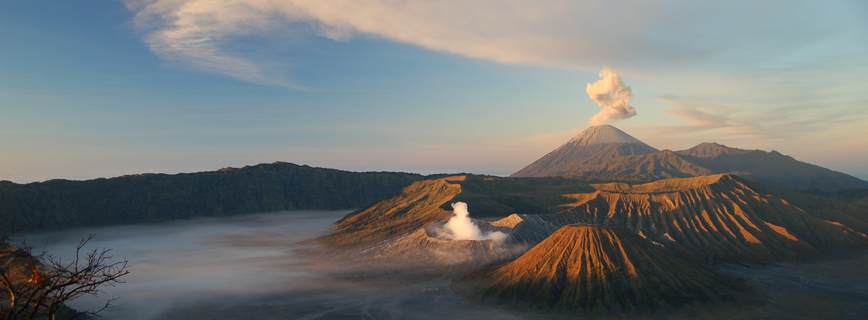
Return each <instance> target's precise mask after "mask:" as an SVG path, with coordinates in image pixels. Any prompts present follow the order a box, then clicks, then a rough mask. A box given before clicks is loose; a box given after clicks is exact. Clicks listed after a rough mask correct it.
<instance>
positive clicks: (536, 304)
mask: <svg viewBox="0 0 868 320" xmlns="http://www.w3.org/2000/svg"><path fill="white" fill-rule="evenodd" d="M457 289H458V290H459V291H460V292H461V291H463V292H464V293H465V295H467V296H468V297H469V298H471V299H474V298H475V299H481V300H483V301H484V302H493V303H496V304H505V305H513V306H516V307H519V308H522V309H525V308H529V309H540V310H549V311H563V312H579V313H586V314H599V313H621V312H631V311H639V312H644V311H652V310H656V309H659V308H665V307H680V306H682V305H685V304H690V303H694V302H711V301H717V300H730V299H733V298H734V297H735V296H737V295H738V294H739V290H737V289H736V288H735V287H733V286H732V284H729V283H728V282H727V281H726V279H725V278H723V277H721V276H718V275H715V274H713V273H711V272H709V271H707V270H705V269H702V268H699V267H696V266H693V265H691V264H689V263H687V262H684V261H682V260H680V259H678V258H676V257H675V256H673V255H672V254H670V253H669V252H667V251H666V250H665V249H662V248H660V247H658V246H657V245H655V244H653V243H652V242H651V241H649V240H647V239H645V238H643V237H642V236H640V235H638V234H636V233H635V232H632V231H630V230H628V229H626V228H622V227H613V226H604V225H592V224H572V225H567V226H564V227H562V228H561V229H559V230H558V231H557V232H555V233H554V234H552V235H551V236H550V237H548V238H547V239H546V240H545V241H543V242H541V243H540V244H538V245H536V246H535V247H533V248H532V249H530V251H528V252H527V253H525V254H524V255H522V256H521V257H520V258H518V259H516V260H515V261H513V262H511V263H508V264H506V265H503V266H501V267H498V268H496V269H493V270H490V271H483V272H479V273H475V274H471V275H470V276H468V277H465V278H464V279H462V282H460V283H459V285H458V286H457Z"/></svg>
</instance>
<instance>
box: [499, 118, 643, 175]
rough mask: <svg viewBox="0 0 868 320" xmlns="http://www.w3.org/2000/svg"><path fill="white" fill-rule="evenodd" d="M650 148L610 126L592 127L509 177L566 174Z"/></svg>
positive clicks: (640, 152) (641, 152)
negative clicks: (580, 167)
mask: <svg viewBox="0 0 868 320" xmlns="http://www.w3.org/2000/svg"><path fill="white" fill-rule="evenodd" d="M655 151H657V149H654V148H653V147H651V146H649V145H647V144H645V143H643V142H642V141H639V140H638V139H636V138H634V137H632V136H630V135H629V134H626V133H624V132H623V131H621V130H618V128H615V127H613V126H610V125H601V126H594V127H590V128H588V129H586V130H585V131H582V133H580V134H579V135H577V136H576V137H575V138H573V139H571V140H570V141H568V142H567V143H565V144H564V145H562V146H560V147H558V148H557V149H555V150H554V151H552V152H550V153H549V154H547V155H545V156H543V157H542V158H540V159H539V160H537V161H534V162H533V163H531V164H530V165H528V166H527V167H525V168H523V169H521V170H519V171H518V172H516V173H513V174H512V175H511V177H550V176H566V175H568V174H563V173H564V172H566V171H568V168H569V167H570V166H575V165H577V164H583V165H596V164H599V163H602V162H605V161H607V160H609V159H612V158H618V157H623V156H629V155H637V154H646V153H652V152H655Z"/></svg>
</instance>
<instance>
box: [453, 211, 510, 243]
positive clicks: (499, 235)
mask: <svg viewBox="0 0 868 320" xmlns="http://www.w3.org/2000/svg"><path fill="white" fill-rule="evenodd" d="M452 209H453V211H454V212H455V215H454V216H452V218H449V221H446V225H445V226H444V227H445V228H446V230H448V231H449V232H450V233H451V234H452V240H503V239H506V234H505V233H503V232H500V231H495V232H486V233H484V234H483V233H482V231H481V230H479V227H478V226H477V225H476V224H475V223H473V220H470V212H468V211H467V204H466V203H464V202H456V203H453V204H452Z"/></svg>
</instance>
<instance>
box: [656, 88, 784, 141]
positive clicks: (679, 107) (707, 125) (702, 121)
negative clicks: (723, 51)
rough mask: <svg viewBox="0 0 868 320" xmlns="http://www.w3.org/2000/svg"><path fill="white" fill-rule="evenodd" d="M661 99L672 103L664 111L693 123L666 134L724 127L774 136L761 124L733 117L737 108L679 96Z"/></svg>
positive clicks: (757, 135)
mask: <svg viewBox="0 0 868 320" xmlns="http://www.w3.org/2000/svg"><path fill="white" fill-rule="evenodd" d="M659 100H660V101H663V102H666V103H668V104H670V105H672V108H670V109H668V110H665V111H663V113H665V114H668V115H672V116H676V117H679V118H681V119H684V120H687V121H688V122H690V123H691V125H690V126H672V127H668V128H667V129H665V130H663V133H666V134H677V133H689V132H701V131H709V130H714V129H722V130H724V131H725V132H726V133H728V134H730V135H739V136H743V137H746V138H772V137H773V135H772V134H770V133H769V132H768V131H766V130H765V129H764V128H763V127H762V126H760V125H759V124H756V123H753V122H751V121H747V120H744V119H737V118H734V117H732V114H733V113H734V111H735V110H733V109H731V108H727V107H725V106H721V105H715V104H701V103H697V102H691V101H686V100H683V99H679V98H674V97H668V98H661V99H659Z"/></svg>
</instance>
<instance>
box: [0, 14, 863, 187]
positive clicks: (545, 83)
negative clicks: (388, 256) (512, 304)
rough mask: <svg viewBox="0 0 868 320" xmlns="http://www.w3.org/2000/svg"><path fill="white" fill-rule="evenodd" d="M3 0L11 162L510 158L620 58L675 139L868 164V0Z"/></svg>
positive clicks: (655, 133)
mask: <svg viewBox="0 0 868 320" xmlns="http://www.w3.org/2000/svg"><path fill="white" fill-rule="evenodd" d="M465 2H466V1H441V2H437V3H436V4H429V2H425V1H329V2H318V1H293V0H286V1H278V0H252V1H240V0H221V1H214V0H210V1H205V0H173V1H168V0H128V1H87V2H73V1H16V0H13V1H4V2H0V150H2V152H0V179H6V180H12V181H15V182H31V181H41V180H45V179H51V178H70V179H87V178H94V177H108V176H116V175H121V174H133V173H141V172H164V173H176V172H196V171H206V170H214V169H218V168H221V167H225V166H234V167H239V166H243V165H252V164H257V163H264V162H265V163H267V162H273V161H287V162H293V163H298V164H308V165H312V166H321V167H332V168H339V169H347V170H360V171H366V170H389V171H410V172H421V173H435V172H459V171H466V172H474V173H487V174H497V175H508V174H510V173H512V172H514V171H517V170H519V169H521V168H522V167H523V166H524V165H526V164H528V163H530V162H532V161H533V160H535V159H537V158H539V157H540V156H542V155H544V154H545V153H547V152H548V151H550V150H552V149H554V148H556V147H557V146H559V145H561V144H562V143H563V142H565V141H566V140H568V139H569V138H571V137H572V136H574V135H576V134H578V133H579V132H581V130H583V129H585V128H587V127H588V124H587V122H588V120H589V119H590V118H591V117H592V116H594V115H595V114H596V113H597V112H599V111H600V106H598V105H597V104H596V103H595V102H594V101H592V100H591V99H590V98H589V96H588V93H587V92H586V86H587V85H588V84H589V83H594V82H596V81H598V80H600V75H599V74H600V72H601V70H602V69H603V68H604V67H608V68H612V69H615V70H617V71H618V72H619V74H620V76H621V78H622V80H623V82H624V83H625V84H626V85H629V86H630V87H631V88H632V94H633V100H632V101H631V103H630V104H631V105H632V106H633V107H634V108H635V110H636V113H637V115H636V116H634V117H630V118H627V119H622V120H617V121H613V122H610V123H611V124H613V125H615V126H617V127H619V128H621V129H622V130H624V131H626V132H628V133H630V134H631V135H633V136H635V137H637V138H638V139H640V140H643V141H645V142H646V143H649V144H651V145H652V146H655V147H657V148H659V149H673V150H679V149H686V148H689V147H691V146H693V145H696V144H698V143H700V142H704V141H715V142H719V143H723V144H726V145H729V146H731V147H738V148H744V149H763V150H778V151H780V152H782V153H784V154H788V155H791V156H793V157H795V158H796V159H799V160H802V161H807V162H811V163H815V164H818V165H821V166H825V167H828V168H831V169H834V170H838V171H842V172H845V173H849V174H853V175H856V176H858V177H861V178H863V179H866V178H868V165H866V164H865V163H866V161H865V160H864V159H866V158H868V142H866V140H865V139H864V137H866V136H868V90H865V88H866V87H868V4H865V3H864V2H862V1H828V2H823V3H819V2H816V3H815V2H812V1H763V2H759V3H756V2H755V1H729V2H720V3H716V2H708V3H699V2H696V1H533V2H529V1H476V2H473V3H465Z"/></svg>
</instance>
